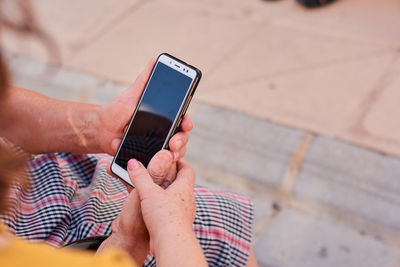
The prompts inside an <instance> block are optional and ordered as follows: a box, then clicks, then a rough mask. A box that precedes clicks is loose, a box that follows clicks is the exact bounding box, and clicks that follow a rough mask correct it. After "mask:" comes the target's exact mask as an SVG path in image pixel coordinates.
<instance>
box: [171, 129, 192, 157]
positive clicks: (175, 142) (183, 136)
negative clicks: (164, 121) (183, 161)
mask: <svg viewBox="0 0 400 267" xmlns="http://www.w3.org/2000/svg"><path fill="white" fill-rule="evenodd" d="M188 141H189V134H188V133H187V132H178V133H176V134H175V135H174V136H172V138H171V140H169V144H168V146H169V149H170V150H171V151H172V152H178V151H179V150H181V149H182V148H183V147H184V146H186V144H187V142H188Z"/></svg>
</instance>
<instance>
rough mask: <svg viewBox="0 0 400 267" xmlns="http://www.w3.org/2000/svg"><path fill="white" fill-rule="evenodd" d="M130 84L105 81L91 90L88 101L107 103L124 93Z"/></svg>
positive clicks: (100, 103)
mask: <svg viewBox="0 0 400 267" xmlns="http://www.w3.org/2000/svg"><path fill="white" fill-rule="evenodd" d="M129 86H130V84H125V83H117V82H112V81H105V82H104V83H102V84H101V85H99V86H97V87H95V88H93V90H91V91H90V93H89V94H88V102H89V103H91V104H99V105H102V104H105V103H107V102H109V101H111V100H113V99H114V98H116V97H117V96H119V95H120V94H122V92H124V91H125V90H126V89H128V88H129Z"/></svg>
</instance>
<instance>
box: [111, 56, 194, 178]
mask: <svg viewBox="0 0 400 267" xmlns="http://www.w3.org/2000/svg"><path fill="white" fill-rule="evenodd" d="M200 78H201V72H200V71H199V70H198V69H196V68H195V67H193V66H190V65H188V64H186V63H184V62H183V61H181V60H179V59H176V58H174V57H172V56H170V55H168V54H161V55H160V56H159V57H158V59H157V62H156V64H155V66H154V69H153V71H152V73H151V75H150V78H149V80H148V82H147V84H146V87H145V89H144V91H143V94H142V96H141V99H140V101H139V104H138V105H137V107H136V110H135V112H134V113H133V116H132V119H131V121H130V123H129V126H128V128H127V130H126V132H125V135H124V138H123V140H122V142H121V144H120V147H119V148H118V151H117V153H116V155H115V157H114V159H113V161H112V163H111V171H112V172H113V173H114V174H115V175H117V176H118V177H120V178H121V179H122V180H124V181H125V182H126V183H127V184H129V185H131V186H133V185H132V183H131V181H130V178H129V176H128V173H127V170H126V168H127V162H128V160H129V159H131V158H134V159H136V160H138V161H140V162H141V163H142V164H143V165H144V166H147V165H148V163H149V161H150V159H151V158H152V157H153V156H154V155H155V154H156V153H157V152H158V151H159V150H161V149H167V148H168V142H169V140H170V138H171V137H172V135H173V134H174V133H175V132H176V130H177V129H178V127H179V125H180V122H181V121H182V118H183V116H184V114H185V112H186V110H187V108H188V106H189V103H190V100H191V98H192V96H193V94H194V92H195V89H196V87H197V85H198V83H199V80H200Z"/></svg>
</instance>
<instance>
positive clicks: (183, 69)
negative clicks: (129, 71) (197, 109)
mask: <svg viewBox="0 0 400 267" xmlns="http://www.w3.org/2000/svg"><path fill="white" fill-rule="evenodd" d="M158 64H163V65H160V66H159V68H158ZM166 66H167V67H168V68H171V69H172V70H174V71H176V72H177V73H180V74H183V75H185V76H186V77H188V78H190V79H191V82H190V80H189V79H187V78H182V77H181V75H179V74H177V73H176V75H179V76H180V78H181V79H185V81H186V83H185V86H184V87H186V85H187V84H189V85H188V88H187V90H186V91H187V92H186V93H184V91H182V93H181V95H183V94H184V98H183V101H181V103H180V102H178V103H179V104H176V103H175V104H174V108H175V111H176V110H177V112H176V115H174V117H173V123H172V125H171V127H170V129H169V130H168V134H167V136H166V137H165V140H164V141H163V143H162V147H160V149H159V150H161V149H166V148H168V142H169V140H170V138H171V137H172V135H173V134H174V133H175V130H176V129H177V127H179V125H180V122H181V121H182V118H183V116H184V115H185V112H186V110H187V108H188V106H189V103H190V100H191V98H192V96H193V94H194V91H195V89H196V87H197V85H198V83H199V80H200V78H201V72H200V71H199V70H198V69H196V68H195V67H193V66H190V65H188V64H186V63H185V62H183V61H181V60H179V59H177V58H175V57H173V56H171V55H168V54H165V53H163V54H161V55H160V56H159V57H158V59H157V62H156V64H155V66H154V68H153V70H152V73H151V75H150V78H149V80H148V81H147V83H146V86H145V88H144V90H143V93H142V96H141V98H140V100H139V103H138V105H137V107H136V109H135V111H134V113H133V115H132V118H131V120H130V123H129V125H128V127H127V130H126V132H125V135H124V138H123V139H122V142H121V144H120V146H119V148H118V151H117V153H116V155H115V157H114V159H113V161H112V163H111V171H112V172H113V173H114V174H115V175H117V176H118V177H119V178H120V179H122V180H123V181H124V182H125V183H127V184H129V185H130V186H132V187H134V185H133V184H132V182H131V180H130V178H129V175H128V172H127V170H126V168H125V166H120V165H123V164H125V161H126V160H122V159H121V158H122V156H120V152H121V149H122V148H123V147H124V148H125V150H126V147H129V146H128V145H125V146H124V144H125V141H126V140H125V139H126V138H127V136H128V135H129V134H128V133H129V132H130V129H131V127H135V125H133V123H134V121H135V116H136V115H137V113H138V112H142V113H144V112H148V111H149V110H151V109H152V108H155V107H151V106H150V107H148V105H146V104H143V105H142V101H143V99H144V98H145V99H148V98H149V96H151V94H152V93H153V92H150V91H148V90H155V89H154V85H152V87H151V88H149V84H152V79H153V76H154V79H159V76H160V75H161V74H159V73H157V72H161V70H159V69H160V68H161V67H162V68H163V69H166ZM168 71H169V73H173V75H171V76H175V72H173V71H171V70H170V69H168ZM172 78H173V77H171V79H172ZM164 79H166V78H165V76H164ZM158 89H159V88H157V90H158ZM163 90H164V88H163ZM182 90H183V89H182ZM163 93H164V94H166V92H164V91H163ZM181 95H180V96H181ZM146 97H147V98H146ZM146 101H147V100H146ZM169 102H173V101H172V99H171V101H168V99H166V101H165V102H164V103H163V105H164V104H165V103H169ZM165 105H168V104H165ZM171 105H172V104H171ZM148 113H149V112H148ZM168 114H169V115H171V114H170V113H168ZM136 127H137V125H136ZM128 138H132V136H129V137H128ZM160 144H161V143H160ZM128 151H129V150H128ZM129 152H131V151H129ZM150 154H151V153H150ZM118 162H121V163H120V165H119V164H118ZM142 163H143V162H142Z"/></svg>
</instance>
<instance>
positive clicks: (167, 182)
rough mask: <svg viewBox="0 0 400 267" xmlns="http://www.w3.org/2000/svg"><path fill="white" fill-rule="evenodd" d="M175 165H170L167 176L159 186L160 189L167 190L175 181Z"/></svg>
mask: <svg viewBox="0 0 400 267" xmlns="http://www.w3.org/2000/svg"><path fill="white" fill-rule="evenodd" d="M176 170H177V167H176V163H174V164H172V166H171V168H170V169H169V171H168V174H167V176H166V177H165V178H164V181H163V183H162V184H161V187H162V188H164V189H167V188H168V187H169V186H170V185H171V184H172V183H173V182H174V181H175V179H176V172H177V171H176Z"/></svg>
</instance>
